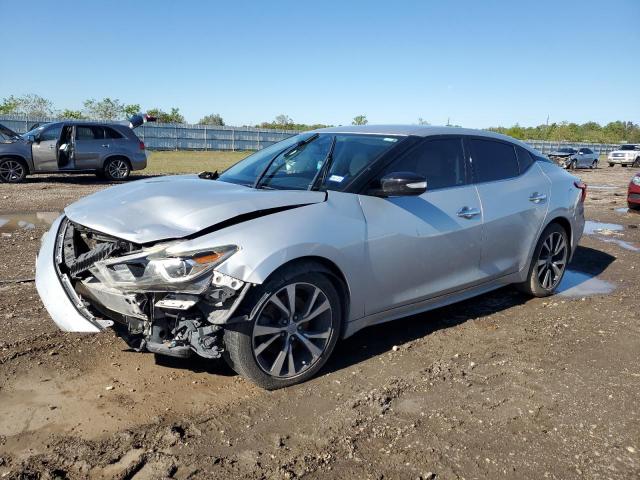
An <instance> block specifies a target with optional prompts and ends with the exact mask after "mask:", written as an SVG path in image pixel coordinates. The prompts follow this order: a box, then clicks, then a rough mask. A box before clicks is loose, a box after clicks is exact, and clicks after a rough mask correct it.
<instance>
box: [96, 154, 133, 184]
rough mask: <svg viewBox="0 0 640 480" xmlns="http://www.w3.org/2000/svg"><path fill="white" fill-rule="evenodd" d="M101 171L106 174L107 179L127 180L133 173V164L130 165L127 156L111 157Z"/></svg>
mask: <svg viewBox="0 0 640 480" xmlns="http://www.w3.org/2000/svg"><path fill="white" fill-rule="evenodd" d="M99 173H100V174H102V175H104V178H106V179H107V180H112V181H118V180H126V179H127V178H129V174H130V173H131V165H129V161H128V160H127V159H126V158H122V157H115V158H109V159H108V160H107V161H106V162H105V163H104V167H103V168H102V170H101V171H100V172H99ZM98 176H99V175H98Z"/></svg>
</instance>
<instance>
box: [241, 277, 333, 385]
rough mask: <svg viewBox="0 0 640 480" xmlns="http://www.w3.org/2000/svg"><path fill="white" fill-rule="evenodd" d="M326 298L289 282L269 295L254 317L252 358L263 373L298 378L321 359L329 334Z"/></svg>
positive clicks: (315, 289) (312, 287)
mask: <svg viewBox="0 0 640 480" xmlns="http://www.w3.org/2000/svg"><path fill="white" fill-rule="evenodd" d="M332 315H333V311H332V308H331V303H330V302H329V299H328V298H327V295H326V294H325V293H324V292H323V291H322V290H321V289H320V288H319V287H317V286H315V285H312V284H310V283H302V282H301V283H291V284H289V285H286V286H284V287H282V288H281V289H280V290H278V291H277V292H276V293H274V294H272V295H271V296H270V297H269V298H268V299H267V300H266V301H265V302H264V304H263V306H262V308H261V309H260V312H259V313H258V315H257V318H256V322H255V325H254V327H253V333H252V347H253V355H254V357H255V359H256V361H257V363H258V365H259V366H260V368H261V369H262V371H264V372H265V373H267V374H268V375H271V376H273V377H277V378H291V377H295V376H297V375H300V374H301V373H303V372H304V371H306V370H307V369H309V368H311V367H312V366H313V365H314V364H316V363H317V362H318V361H319V360H320V359H321V358H322V356H323V354H324V352H325V350H326V348H327V346H328V345H329V340H330V339H331V338H332V335H333V333H334V332H333V321H332Z"/></svg>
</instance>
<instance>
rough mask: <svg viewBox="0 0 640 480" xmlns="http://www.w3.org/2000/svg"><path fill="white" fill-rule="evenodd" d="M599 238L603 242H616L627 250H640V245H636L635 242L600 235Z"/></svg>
mask: <svg viewBox="0 0 640 480" xmlns="http://www.w3.org/2000/svg"><path fill="white" fill-rule="evenodd" d="M598 240H602V241H603V242H607V243H615V244H616V245H618V246H619V247H622V248H624V249H625V250H630V251H632V252H640V247H636V246H635V245H634V244H633V243H629V242H625V241H624V240H620V239H618V238H601V237H599V238H598Z"/></svg>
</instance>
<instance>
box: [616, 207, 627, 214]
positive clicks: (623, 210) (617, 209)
mask: <svg viewBox="0 0 640 480" xmlns="http://www.w3.org/2000/svg"><path fill="white" fill-rule="evenodd" d="M616 212H618V213H628V212H629V208H627V207H621V208H616Z"/></svg>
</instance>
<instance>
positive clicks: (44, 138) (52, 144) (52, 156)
mask: <svg viewBox="0 0 640 480" xmlns="http://www.w3.org/2000/svg"><path fill="white" fill-rule="evenodd" d="M61 133H62V124H61V123H58V124H55V125H51V126H49V127H44V128H43V129H42V131H41V132H40V134H39V135H38V138H37V139H36V140H37V141H35V142H33V143H32V144H31V156H32V158H33V166H34V168H35V169H36V171H55V170H58V157H57V151H58V143H59V140H60V134H61Z"/></svg>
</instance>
